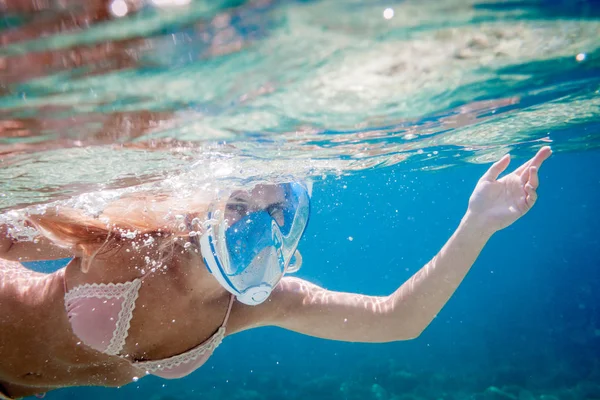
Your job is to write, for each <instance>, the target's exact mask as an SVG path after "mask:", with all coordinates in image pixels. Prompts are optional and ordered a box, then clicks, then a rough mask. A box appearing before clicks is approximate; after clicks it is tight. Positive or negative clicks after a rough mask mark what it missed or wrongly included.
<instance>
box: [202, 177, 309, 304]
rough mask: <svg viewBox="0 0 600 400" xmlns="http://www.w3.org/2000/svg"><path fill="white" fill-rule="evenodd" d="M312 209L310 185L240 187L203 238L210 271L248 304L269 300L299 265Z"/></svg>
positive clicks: (211, 215) (212, 215) (216, 213)
mask: <svg viewBox="0 0 600 400" xmlns="http://www.w3.org/2000/svg"><path fill="white" fill-rule="evenodd" d="M309 214H310V197H309V193H308V190H307V188H306V187H305V186H303V185H302V184H300V183H284V184H279V185H264V186H258V187H256V188H255V189H254V190H252V191H251V192H236V193H234V194H233V195H231V196H230V197H229V199H228V201H227V203H226V204H225V208H224V210H219V211H217V209H213V210H211V212H210V213H209V219H214V220H215V223H213V224H212V226H211V227H210V228H208V229H207V231H206V232H205V233H204V234H203V235H202V237H201V238H200V248H201V251H202V257H203V258H204V263H205V264H206V266H207V268H208V270H209V271H210V272H211V274H212V275H214V277H215V278H216V279H217V281H219V283H220V284H221V286H223V287H224V288H225V289H227V291H229V292H230V293H232V294H234V295H235V296H236V297H237V299H238V300H239V301H240V302H242V303H244V304H247V305H258V304H260V303H262V302H263V301H265V300H266V299H267V298H268V297H269V295H270V294H271V292H272V291H273V288H275V286H276V285H277V283H279V281H280V280H281V278H282V277H283V275H284V274H285V273H286V272H294V271H296V270H297V269H298V268H299V264H300V260H299V258H300V257H296V249H297V247H298V242H299V241H300V238H301V237H302V234H303V233H304V230H305V229H306V225H307V223H308V219H309Z"/></svg>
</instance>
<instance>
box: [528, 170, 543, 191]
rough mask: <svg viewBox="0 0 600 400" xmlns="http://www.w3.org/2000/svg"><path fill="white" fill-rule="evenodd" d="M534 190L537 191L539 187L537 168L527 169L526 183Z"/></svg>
mask: <svg viewBox="0 0 600 400" xmlns="http://www.w3.org/2000/svg"><path fill="white" fill-rule="evenodd" d="M527 183H529V184H530V185H531V186H533V188H534V189H537V188H538V186H539V185H540V178H539V177H538V169H537V167H531V168H529V180H528V182H527Z"/></svg>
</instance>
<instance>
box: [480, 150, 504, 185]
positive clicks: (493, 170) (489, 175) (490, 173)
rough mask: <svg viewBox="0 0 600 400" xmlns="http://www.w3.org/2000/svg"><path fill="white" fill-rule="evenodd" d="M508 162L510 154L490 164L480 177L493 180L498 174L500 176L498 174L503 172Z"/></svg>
mask: <svg viewBox="0 0 600 400" xmlns="http://www.w3.org/2000/svg"><path fill="white" fill-rule="evenodd" d="M508 164H510V154H507V155H505V156H504V157H502V158H501V159H500V160H498V161H496V162H495V163H494V164H492V166H491V167H490V169H488V170H487V172H486V173H485V174H484V175H483V176H482V178H481V179H483V180H486V181H490V182H493V181H495V180H496V179H498V176H500V174H501V173H502V172H504V170H505V169H506V167H508Z"/></svg>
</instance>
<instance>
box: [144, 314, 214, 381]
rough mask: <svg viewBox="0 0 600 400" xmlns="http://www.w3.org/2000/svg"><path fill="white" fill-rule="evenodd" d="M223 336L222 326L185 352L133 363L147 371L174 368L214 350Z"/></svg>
mask: <svg viewBox="0 0 600 400" xmlns="http://www.w3.org/2000/svg"><path fill="white" fill-rule="evenodd" d="M224 337H225V327H224V326H222V327H220V328H219V329H218V330H217V332H216V333H215V334H214V335H213V336H212V337H211V338H210V339H208V340H207V341H205V342H204V343H202V344H200V345H198V346H197V347H195V348H193V349H191V350H188V351H186V352H185V353H181V354H178V355H175V356H172V357H169V358H165V359H163V360H156V361H141V362H136V363H135V364H134V365H135V367H136V368H140V369H142V370H144V371H146V372H148V373H152V372H156V371H164V370H165V369H171V368H175V367H178V366H180V365H181V364H187V363H189V362H192V361H194V360H196V359H197V358H198V357H200V356H201V355H203V354H205V353H206V352H212V351H214V350H215V349H216V348H217V347H218V346H219V345H220V344H221V342H222V341H223V338H224Z"/></svg>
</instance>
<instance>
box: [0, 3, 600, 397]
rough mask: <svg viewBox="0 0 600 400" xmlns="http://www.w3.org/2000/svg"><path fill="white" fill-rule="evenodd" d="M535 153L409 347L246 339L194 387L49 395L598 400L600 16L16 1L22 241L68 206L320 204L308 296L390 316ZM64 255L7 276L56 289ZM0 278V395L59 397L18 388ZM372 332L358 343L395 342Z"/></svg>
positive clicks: (174, 382)
mask: <svg viewBox="0 0 600 400" xmlns="http://www.w3.org/2000/svg"><path fill="white" fill-rule="evenodd" d="M544 146H550V147H551V149H552V156H551V157H549V158H548V159H547V161H545V162H544V165H543V167H539V188H538V187H537V184H536V185H535V186H536V189H537V196H539V198H537V201H535V206H534V207H532V208H531V210H530V211H529V208H527V209H526V211H525V213H526V214H525V215H523V216H522V218H519V219H518V220H516V221H515V222H514V223H511V224H509V226H506V227H503V229H498V230H497V232H495V233H494V234H493V235H492V236H491V238H490V239H489V241H487V243H486V244H485V246H484V247H483V248H482V250H481V253H480V254H479V253H478V256H477V257H476V261H474V265H473V266H472V268H471V269H470V270H469V271H468V273H467V274H466V277H465V278H464V280H463V281H462V283H460V286H459V287H458V288H457V290H456V292H455V293H453V294H452V293H450V294H449V295H448V297H449V300H448V302H447V304H445V305H444V306H443V308H442V309H441V311H440V312H439V313H435V315H434V316H432V320H431V322H430V323H428V324H427V326H426V328H425V329H424V330H423V331H422V332H420V333H419V334H418V335H416V337H414V338H412V337H411V338H407V339H410V340H383V342H385V343H364V342H363V341H362V340H358V339H354V338H351V339H349V340H343V339H341V340H331V339H327V338H323V336H327V335H321V334H310V333H308V334H300V333H297V332H294V331H293V330H294V329H281V328H279V327H276V326H264V327H259V328H258V329H247V330H243V331H242V330H241V329H240V332H239V333H235V334H233V335H231V336H229V337H225V338H224V339H223V343H222V344H221V345H220V346H219V347H218V348H216V349H215V350H214V354H213V355H212V356H211V357H210V358H209V359H208V360H207V361H206V363H205V364H204V365H203V366H202V367H200V368H198V369H196V370H195V371H193V372H192V373H190V374H188V375H186V376H184V377H182V378H180V379H163V378H161V377H159V376H150V375H152V374H147V375H149V376H139V377H138V376H135V377H134V378H132V379H127V382H125V383H124V384H119V385H107V386H118V387H103V386H104V385H101V384H97V383H90V384H89V385H86V384H76V385H75V384H74V385H66V384H65V385H63V384H62V383H58V382H57V383H56V385H55V386H54V385H52V384H50V385H49V384H43V385H42V384H39V387H40V388H41V389H40V393H39V395H38V397H41V396H42V395H43V396H44V397H45V398H46V399H49V400H53V399H90V400H96V399H114V400H117V399H150V400H190V399H206V400H217V399H228V400H242V399H244V400H246V399H247V400H275V399H290V400H300V399H314V400H317V399H331V400H425V399H431V400H600V271H598V268H600V234H599V233H598V231H596V229H598V227H599V226H600V212H599V211H600V175H599V174H598V168H599V167H600V3H598V2H596V1H592V0H587V1H586V0H556V1H551V0H510V1H508V0H507V1H501V0H445V1H439V0H419V1H417V0H405V1H380V0H329V1H328V0H319V1H317V0H312V1H311V0H296V1H293V0H289V1H284V0H280V1H277V0H248V1H243V0H214V1H202V0H90V1H85V2H83V1H76V0H60V1H37V0H35V1H34V0H22V1H20V0H4V1H0V232H4V231H3V229H4V230H5V233H6V235H7V237H10V238H11V240H13V241H14V243H17V242H23V243H25V242H29V243H37V240H38V239H36V237H37V235H38V234H40V233H42V234H47V232H45V231H44V230H43V229H42V228H43V226H42V225H35V226H32V225H31V223H29V222H28V221H31V220H36V219H35V218H37V217H40V218H43V216H44V215H48V214H49V213H50V214H51V213H52V212H53V210H59V209H63V208H65V207H68V208H70V209H75V210H78V212H81V213H82V215H86V216H96V217H97V216H98V215H101V213H102V211H103V210H105V209H107V208H110V205H111V204H113V202H115V201H118V200H119V199H123V198H130V197H132V196H139V195H140V194H142V193H143V194H144V195H146V194H152V195H153V196H156V197H157V198H163V197H165V196H168V197H169V198H171V199H174V200H175V201H176V202H177V201H178V199H180V200H181V203H182V204H183V203H184V202H187V201H189V199H194V198H197V197H198V196H200V197H202V198H203V199H204V195H206V198H208V197H210V196H209V195H208V194H210V195H211V196H212V195H213V194H214V193H220V191H221V190H223V188H226V187H236V188H240V189H243V190H250V189H251V188H253V187H255V185H257V184H264V183H269V184H273V185H284V184H285V183H286V182H290V181H298V182H309V183H308V184H307V188H308V190H307V192H310V218H309V221H308V223H307V225H306V229H305V231H304V232H303V234H302V235H301V239H299V244H297V245H298V249H299V250H300V251H301V260H300V261H301V262H300V264H301V268H300V269H299V270H298V271H297V272H294V273H293V276H294V277H296V278H300V279H304V280H306V281H310V282H312V283H314V284H316V285H318V286H320V287H323V288H326V289H327V290H330V291H336V292H347V293H359V294H364V295H369V296H389V295H390V294H392V293H394V292H395V291H396V290H397V289H398V288H399V287H400V286H401V285H402V284H403V283H404V282H406V281H408V280H409V279H410V278H411V277H412V276H413V275H414V274H415V273H417V272H418V271H419V270H420V269H421V268H422V267H424V266H425V265H427V264H428V263H429V262H430V260H432V259H435V257H436V254H437V253H438V252H439V251H440V249H442V247H443V246H444V244H445V243H446V241H448V240H449V238H451V237H453V232H455V230H456V229H457V227H459V226H462V222H461V221H463V217H464V216H465V212H466V211H467V209H468V208H469V210H470V209H471V208H472V204H473V200H472V199H471V201H470V198H471V195H472V193H473V191H474V189H475V188H476V185H478V181H479V180H480V178H482V176H484V174H486V171H488V169H489V168H490V166H491V165H492V164H493V163H494V162H498V161H499V160H501V159H502V157H503V156H504V155H506V154H510V155H511V159H510V164H509V165H508V167H507V168H506V172H504V174H506V173H510V172H511V171H513V170H515V169H516V168H517V167H518V166H520V165H522V164H523V163H525V162H527V160H529V159H531V158H532V157H534V156H535V154H536V152H538V151H539V150H540V149H542V148H543V147H544ZM500 172H502V171H500ZM533 173H534V172H531V174H533ZM486 176H487V175H486ZM482 179H483V178H482ZM530 179H532V178H530ZM529 182H532V181H531V180H530V181H529ZM523 183H525V181H523ZM303 187H304V186H303ZM198 193H202V195H198ZM527 199H529V197H527ZM185 204H187V203H185ZM530 205H531V204H530ZM511 211H514V210H512V209H511ZM170 212H171V211H169V213H170ZM286 212H288V211H287V210H284V213H283V216H284V217H285V218H287V214H286ZM126 214H127V213H126V212H125V213H124V215H126ZM32 218H33V219H32ZM165 218H166V217H165ZM174 218H175V219H178V218H179V216H178V215H176V216H175V217H174ZM207 218H210V216H209V217H207ZM273 218H275V220H276V222H277V218H276V217H273ZM294 218H296V217H294ZM294 221H296V220H295V219H294ZM186 223H187V220H186ZM294 223H295V222H294ZM292 230H293V228H292ZM86 232H89V229H88V230H87V231H86ZM159 232H160V230H159ZM84 233H85V232H84ZM485 234H486V233H485V228H483V227H482V230H481V236H485ZM194 235H195V233H194ZM159 236H160V235H159ZM190 236H193V235H191V234H190ZM106 240H107V241H108V238H107V239H106ZM474 240H475V239H474ZM11 243H13V242H11ZM284 245H285V243H284ZM295 245H296V243H294V244H293V246H292V247H294V246H295ZM1 248H2V246H1V245H0V249H1ZM185 248H186V249H188V247H187V244H186V247H185ZM294 248H295V247H294ZM292 253H293V254H296V253H294V252H293V251H292ZM296 255H297V254H296ZM286 257H287V256H286ZM294 257H296V256H294ZM461 257H462V256H460V257H458V259H461ZM464 257H467V256H466V255H465V256H464ZM55 258H56V259H54V260H51V261H44V260H42V261H38V260H36V259H35V257H31V258H28V256H23V258H22V259H21V258H19V259H17V260H16V261H22V262H23V265H25V267H27V268H28V269H30V270H33V271H36V272H38V273H43V274H50V273H56V272H57V271H59V270H61V268H63V267H64V266H65V265H67V263H68V262H69V260H70V258H65V257H64V256H62V255H61V256H60V257H55ZM296 258H300V257H296ZM288 261H289V260H287V259H286V263H287V262H288ZM204 262H205V263H206V260H204ZM289 262H290V263H292V261H289ZM0 264H1V263H0ZM0 266H1V265H0ZM208 267H209V270H210V265H209V266H208ZM0 272H1V271H0ZM211 272H212V271H211ZM290 275H292V274H291V273H290ZM38 276H41V275H35V277H36V278H35V279H38ZM2 279H3V278H2V273H0V310H1V311H2V313H4V314H5V315H0V399H2V398H4V397H3V396H6V398H13V397H14V398H20V397H21V394H19V393H27V396H28V395H29V392H27V391H23V392H20V391H19V388H20V387H21V386H28V387H29V386H31V387H36V385H37V384H36V383H35V382H34V381H32V382H34V383H32V384H31V385H29V384H27V385H26V384H24V383H23V382H29V381H27V380H26V379H33V378H31V376H34V375H35V376H44V379H47V380H48V382H52V376H47V375H48V372H47V371H44V369H43V367H42V368H38V367H37V366H36V369H35V371H32V372H31V373H29V372H28V373H27V374H30V375H31V376H30V377H27V378H26V379H25V378H23V379H24V380H23V381H20V380H13V381H11V379H12V378H11V373H10V372H11V370H14V369H18V368H17V367H15V366H13V361H12V360H13V358H12V357H13V356H12V354H13V353H12V350H13V348H12V347H13V346H12V345H9V343H12V342H9V340H8V339H6V338H8V337H10V335H12V334H13V333H12V332H13V331H14V332H17V331H18V330H17V328H16V325H15V324H14V323H12V322H11V323H7V322H6V321H12V320H14V318H13V319H9V318H7V317H6V315H7V314H8V313H10V312H11V311H10V310H13V309H16V308H15V307H16V306H14V305H13V303H10V302H9V301H8V300H7V299H8V298H10V297H3V296H2V295H1V292H2V290H5V291H6V290H8V289H6V287H7V284H6V283H3V282H5V281H2ZM39 279H41V278H39ZM24 285H26V283H24ZM66 288H67V286H66V285H65V289H66ZM228 290H229V289H228ZM23 293H26V295H25V297H26V296H32V293H31V292H30V291H25V292H23ZM163 294H165V293H161V291H160V290H159V291H158V292H157V295H156V296H157V298H158V299H159V300H160V296H162V295H163ZM165 295H166V294H165ZM426 295H427V296H432V297H431V298H433V297H435V294H434V293H432V292H427V293H426ZM450 296H451V297H450ZM3 301H4V303H5V304H4V305H3V304H2V302H3ZM57 307H58V308H61V307H62V309H64V306H63V305H62V304H60V305H57ZM418 310H419V308H418V307H417V308H416V311H417V312H416V314H418ZM409 314H410V313H409ZM227 315H229V313H228V314H227ZM232 315H234V316H235V305H234V311H233V314H232ZM410 315H412V314H410ZM23 318H27V317H26V316H24V317H23ZM53 318H54V317H53ZM61 318H62V317H61ZM134 318H135V317H134ZM189 318H190V320H192V319H194V318H195V316H192V315H190V316H189ZM215 318H217V317H215ZM218 318H222V317H218ZM65 319H66V318H65ZM368 321H369V322H368V323H367V322H365V323H364V324H362V325H361V332H362V331H364V332H366V333H365V335H368V334H369V332H379V331H381V330H385V329H386V328H385V327H384V326H383V325H381V324H379V323H378V321H377V320H376V319H373V320H371V319H369V320H368ZM173 322H175V320H173ZM382 323H383V322H382ZM328 324H331V325H330V326H331V327H333V326H335V322H333V320H332V322H329V321H328V320H327V319H326V320H325V321H324V322H323V323H322V326H325V328H324V329H325V330H326V327H327V325H328ZM395 324H397V326H400V327H402V325H403V323H402V321H401V320H397V321H395ZM19 326H20V325H19ZM215 326H217V325H215ZM331 329H334V328H331ZM296 330H301V329H296ZM40 332H41V330H40ZM44 332H46V331H45V330H44ZM151 333H152V332H151ZM14 334H19V335H24V337H25V336H26V337H28V338H37V339H36V340H40V341H44V340H48V343H50V342H51V341H52V340H53V338H52V337H39V336H37V335H36V328H35V324H31V329H28V330H27V331H26V332H23V333H14ZM157 334H158V333H157ZM44 335H46V333H44ZM374 341H377V340H374ZM78 345H80V343H79V342H78ZM22 346H23V347H24V348H26V347H27V346H28V342H25V343H23V345H22ZM82 346H84V345H82ZM3 352H4V354H3ZM23 354H25V356H24V359H25V358H27V357H29V356H30V354H28V353H27V351H24V352H23ZM119 356H121V354H120V355H119ZM119 356H115V357H119ZM7 360H11V361H10V365H9V361H7ZM51 361H52V360H50V361H47V362H51ZM23 363H24V364H23V365H27V364H26V360H25V361H23ZM15 365H16V364H15ZM19 368H20V367H19ZM65 368H66V371H67V373H71V372H72V373H76V372H77V367H76V366H69V367H65ZM11 382H12V383H11ZM90 382H91V381H90ZM94 382H95V381H94ZM69 386H70V387H69ZM49 387H51V389H49ZM3 388H4V389H3ZM52 389H56V390H52ZM46 392H47V393H46ZM12 393H16V394H14V395H13V394H12ZM31 393H32V394H33V393H35V390H34V391H32V392H31ZM27 396H25V397H27ZM27 398H35V397H33V396H31V397H27Z"/></svg>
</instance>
